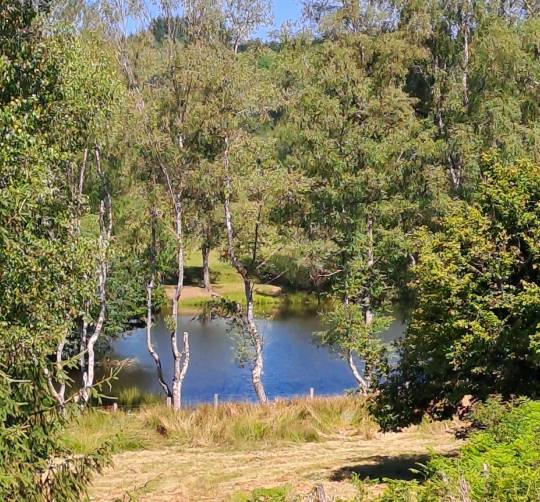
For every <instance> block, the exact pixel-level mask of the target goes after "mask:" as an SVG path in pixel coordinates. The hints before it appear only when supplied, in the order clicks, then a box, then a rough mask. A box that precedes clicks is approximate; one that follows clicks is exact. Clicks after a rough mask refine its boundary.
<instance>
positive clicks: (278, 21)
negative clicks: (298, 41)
mask: <svg viewBox="0 0 540 502" xmlns="http://www.w3.org/2000/svg"><path fill="white" fill-rule="evenodd" d="M272 4H273V6H272V7H273V15H274V26H270V27H265V28H261V29H260V30H258V31H257V33H255V36H256V37H260V38H263V39H264V38H267V37H268V34H269V33H271V32H272V31H274V30H278V29H279V27H280V26H281V25H282V24H283V23H284V22H286V21H298V20H300V17H301V14H302V4H301V1H300V0H273V1H272Z"/></svg>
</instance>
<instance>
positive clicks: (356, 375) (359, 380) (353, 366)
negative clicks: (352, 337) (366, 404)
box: [347, 350, 369, 395]
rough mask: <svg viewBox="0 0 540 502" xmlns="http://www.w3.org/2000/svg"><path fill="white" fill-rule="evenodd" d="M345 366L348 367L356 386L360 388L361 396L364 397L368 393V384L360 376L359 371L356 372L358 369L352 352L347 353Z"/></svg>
mask: <svg viewBox="0 0 540 502" xmlns="http://www.w3.org/2000/svg"><path fill="white" fill-rule="evenodd" d="M347 364H348V365H349V368H350V369H351V372H352V374H353V377H354V379H355V380H356V383H357V384H358V386H359V387H360V389H361V391H362V394H364V395H366V394H367V393H368V391H369V382H368V380H367V379H365V378H364V377H363V376H362V375H361V374H360V371H359V370H358V367H357V366H356V364H355V362H354V359H353V352H352V350H348V351H347Z"/></svg>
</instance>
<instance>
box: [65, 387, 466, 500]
mask: <svg viewBox="0 0 540 502" xmlns="http://www.w3.org/2000/svg"><path fill="white" fill-rule="evenodd" d="M452 425H453V424H452V423H451V422H445V423H428V422H427V421H426V422H425V423H423V424H421V425H419V426H416V427H411V428H410V429H408V430H405V431H403V432H400V433H392V434H381V433H380V432H377V426H376V424H375V422H374V421H373V419H372V418H371V417H370V415H369V413H368V411H367V407H366V405H365V401H364V400H363V399H362V398H360V397H355V396H343V397H332V398H316V399H314V400H309V399H299V400H292V401H280V402H277V403H272V404H271V405H268V406H258V405H253V404H222V405H220V406H219V407H218V408H217V409H214V408H213V407H212V406H201V407H199V408H196V409H186V410H181V411H178V412H175V411H173V410H170V409H167V408H165V407H163V406H156V405H153V406H147V407H143V408H141V409H140V411H134V412H132V413H128V412H117V413H112V412H104V411H91V412H87V413H85V414H83V415H82V416H81V417H80V418H79V419H78V420H77V421H76V422H74V423H73V424H72V426H71V428H70V430H69V434H68V437H67V439H66V441H67V442H68V443H69V444H70V446H72V447H74V448H75V449H76V450H77V451H79V452H81V453H84V452H88V451H91V450H92V449H94V448H95V447H96V446H98V445H99V444H100V443H101V442H102V441H104V440H114V441H115V445H116V452H117V453H116V454H115V456H114V465H113V467H111V468H109V469H107V470H106V471H105V472H104V474H103V475H101V476H99V477H98V478H97V479H96V481H95V483H94V486H93V488H92V490H91V498H92V500H96V501H117V500H126V501H127V500H138V501H149V502H160V501H167V502H169V501H186V502H189V501H193V502H199V501H201V502H202V501H215V502H217V501H231V500H233V499H234V500H242V498H241V497H240V499H238V498H235V497H237V496H238V494H240V493H250V492H251V491H252V490H253V489H255V488H261V487H267V488H272V487H282V486H287V487H290V492H291V493H292V494H294V495H295V496H296V495H298V496H300V500H301V497H302V496H303V495H305V494H307V493H309V492H310V491H311V489H312V488H313V486H314V485H315V484H317V483H321V484H323V485H324V486H325V488H326V491H327V493H328V494H329V495H330V496H332V497H336V498H337V497H340V498H341V499H343V500H352V499H353V497H354V495H355V488H354V487H353V485H352V484H351V481H350V480H351V475H352V473H354V472H356V473H358V474H359V475H360V476H361V477H369V478H371V479H373V478H378V479H380V478H387V477H388V478H396V479H406V478H403V476H407V475H408V474H407V473H408V472H409V469H410V468H412V467H414V466H415V464H416V463H417V462H421V463H425V462H426V460H427V458H428V456H427V455H428V453H429V452H430V451H436V452H439V453H448V452H452V451H454V450H456V448H457V447H458V446H459V442H457V441H456V440H455V439H454V435H453V434H451V433H450V432H451V431H450V430H449V429H451V427H452ZM369 486H370V489H372V490H380V489H381V485H380V484H379V485H377V484H375V485H371V484H370V485H369ZM244 499H245V498H244Z"/></svg>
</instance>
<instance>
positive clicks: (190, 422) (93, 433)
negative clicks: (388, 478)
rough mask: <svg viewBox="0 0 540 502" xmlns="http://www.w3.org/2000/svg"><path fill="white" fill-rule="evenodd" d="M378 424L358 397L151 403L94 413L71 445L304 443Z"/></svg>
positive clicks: (84, 448) (364, 432) (369, 432)
mask: <svg viewBox="0 0 540 502" xmlns="http://www.w3.org/2000/svg"><path fill="white" fill-rule="evenodd" d="M377 428H378V427H377V425H376V423H375V422H374V420H373V419H372V418H371V416H370V415H369V413H368V410H367V407H366V405H365V401H364V399H363V398H360V397H355V396H342V397H331V398H330V397H329V398H316V399H313V400H309V399H297V400H287V401H285V400H283V401H278V402H276V403H272V404H269V405H267V406H259V405H256V404H248V403H225V404H221V405H220V406H218V408H216V409H214V407H213V406H210V405H205V406H200V407H197V408H195V409H183V410H180V411H175V410H172V409H170V408H166V407H164V406H162V405H149V406H145V407H142V408H141V409H140V411H133V412H123V411H120V412H117V413H110V412H103V411H90V412H88V413H85V414H84V415H82V416H81V417H80V418H79V419H78V420H77V421H76V422H75V423H73V424H72V426H71V427H70V428H69V430H68V435H67V439H66V441H67V443H68V445H69V446H70V447H71V448H73V449H74V450H75V451H77V452H79V453H88V452H90V451H92V450H93V449H95V447H96V446H98V445H99V444H100V443H102V442H103V441H105V440H108V441H112V442H113V444H114V445H115V450H116V451H118V452H120V451H125V450H136V449H145V448H148V446H149V445H150V444H155V443H156V442H157V444H159V445H168V446H175V447H200V446H222V447H233V448H248V447H252V446H253V445H261V446H265V445H271V444H277V443H304V442H316V441H321V440H323V439H327V438H328V437H331V436H332V435H336V434H342V435H344V434H349V435H355V436H358V437H362V438H365V439H369V438H372V437H374V435H375V434H376V431H377Z"/></svg>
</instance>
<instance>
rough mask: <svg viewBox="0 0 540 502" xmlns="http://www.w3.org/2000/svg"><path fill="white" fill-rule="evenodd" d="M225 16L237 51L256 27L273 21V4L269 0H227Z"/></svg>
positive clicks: (228, 31) (229, 33)
mask: <svg viewBox="0 0 540 502" xmlns="http://www.w3.org/2000/svg"><path fill="white" fill-rule="evenodd" d="M223 17H224V20H225V28H226V30H227V34H228V35H229V36H230V38H231V40H232V46H233V50H234V52H235V53H236V52H238V49H239V47H240V44H241V43H242V42H246V41H247V40H248V39H249V37H250V35H251V34H252V33H253V31H254V30H255V29H257V28H258V27H259V26H262V25H265V24H270V23H271V5H270V2H269V1H268V0H255V1H253V0H225V1H224V16H223Z"/></svg>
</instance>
